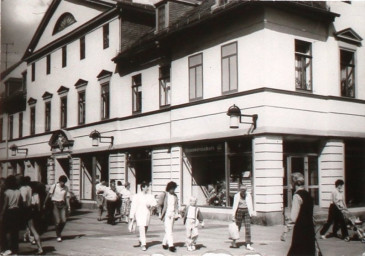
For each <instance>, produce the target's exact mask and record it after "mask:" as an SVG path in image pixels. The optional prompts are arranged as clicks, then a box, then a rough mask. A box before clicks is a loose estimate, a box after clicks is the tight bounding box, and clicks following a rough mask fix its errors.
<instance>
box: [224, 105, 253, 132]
mask: <svg viewBox="0 0 365 256" xmlns="http://www.w3.org/2000/svg"><path fill="white" fill-rule="evenodd" d="M227 115H228V116H229V117H230V120H229V128H232V129H237V128H239V125H240V123H241V124H252V126H253V129H252V130H255V129H256V125H257V119H258V115H256V114H255V115H244V114H242V113H241V109H240V108H239V107H237V106H236V105H233V106H231V107H230V108H229V109H228V111H227ZM243 117H251V118H252V122H243V121H242V118H243Z"/></svg>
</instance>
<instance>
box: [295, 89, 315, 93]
mask: <svg viewBox="0 0 365 256" xmlns="http://www.w3.org/2000/svg"><path fill="white" fill-rule="evenodd" d="M295 90H296V91H298V92H304V93H310V94H312V93H313V90H307V89H301V88H295Z"/></svg>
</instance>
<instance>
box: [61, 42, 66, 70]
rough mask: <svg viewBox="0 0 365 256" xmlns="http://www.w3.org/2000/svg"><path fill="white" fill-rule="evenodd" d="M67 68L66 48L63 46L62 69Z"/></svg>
mask: <svg viewBox="0 0 365 256" xmlns="http://www.w3.org/2000/svg"><path fill="white" fill-rule="evenodd" d="M66 66H67V47H66V46H63V47H62V67H63V68H64V67H66Z"/></svg>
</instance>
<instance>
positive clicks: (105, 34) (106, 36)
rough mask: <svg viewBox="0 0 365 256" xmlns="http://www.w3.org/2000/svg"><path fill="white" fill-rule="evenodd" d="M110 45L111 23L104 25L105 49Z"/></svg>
mask: <svg viewBox="0 0 365 256" xmlns="http://www.w3.org/2000/svg"><path fill="white" fill-rule="evenodd" d="M108 47H109V24H105V25H104V26H103V49H106V48H108Z"/></svg>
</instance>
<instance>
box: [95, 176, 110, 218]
mask: <svg viewBox="0 0 365 256" xmlns="http://www.w3.org/2000/svg"><path fill="white" fill-rule="evenodd" d="M106 189H107V186H106V182H105V181H101V182H99V183H98V184H96V185H95V190H96V204H97V206H98V211H99V217H98V221H101V220H102V216H103V212H104V209H105V198H104V192H105V190H106Z"/></svg>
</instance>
